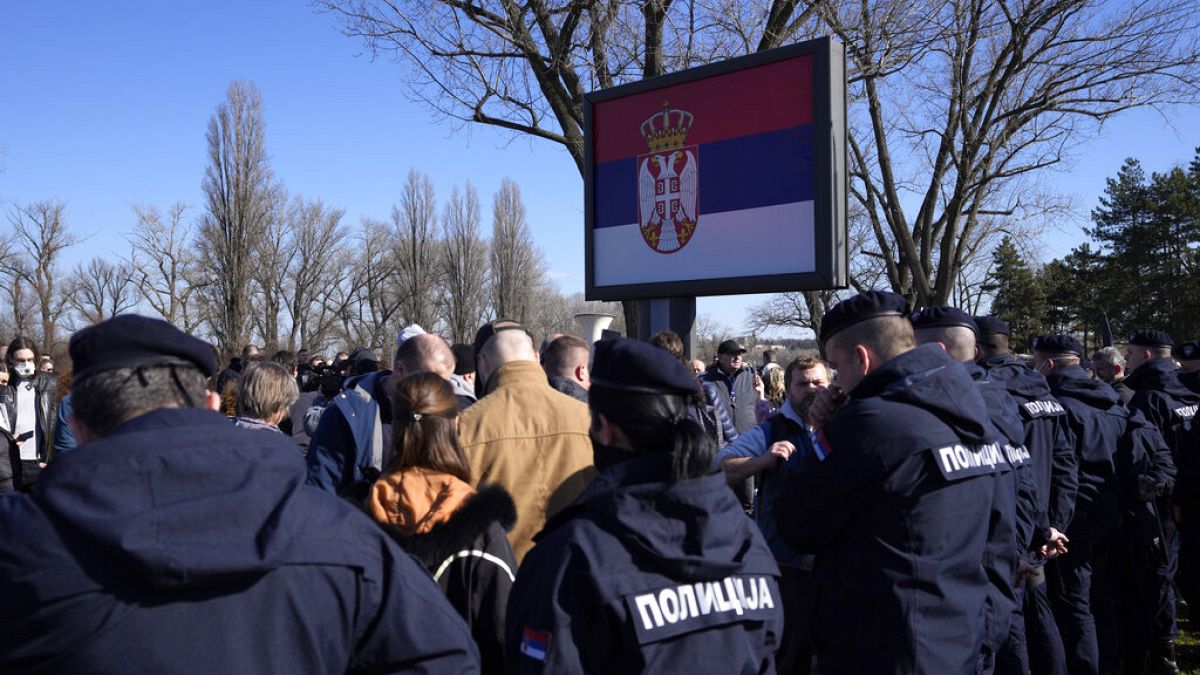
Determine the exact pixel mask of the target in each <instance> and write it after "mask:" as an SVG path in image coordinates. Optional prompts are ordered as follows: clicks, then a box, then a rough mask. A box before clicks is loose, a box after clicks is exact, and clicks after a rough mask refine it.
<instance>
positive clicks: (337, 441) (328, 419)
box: [304, 406, 355, 495]
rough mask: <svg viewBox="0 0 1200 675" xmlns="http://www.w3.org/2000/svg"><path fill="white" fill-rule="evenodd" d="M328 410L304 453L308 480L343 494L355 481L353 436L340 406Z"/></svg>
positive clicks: (313, 484)
mask: <svg viewBox="0 0 1200 675" xmlns="http://www.w3.org/2000/svg"><path fill="white" fill-rule="evenodd" d="M326 412H328V413H329V414H327V415H321V422H320V423H319V424H318V425H317V428H316V431H314V432H313V435H312V439H311V440H310V441H309V444H308V454H307V455H305V456H304V460H305V462H306V463H307V464H308V480H307V482H308V484H309V485H312V486H313V487H318V488H321V489H322V490H326V491H328V492H331V493H333V494H337V495H342V494H345V493H346V492H348V491H349V490H350V488H351V487H352V486H353V485H354V481H355V476H354V471H355V464H354V439H353V436H352V435H351V433H350V425H349V424H348V423H347V422H346V418H345V416H344V415H342V412H341V410H338V409H337V408H336V407H333V406H331V407H330V408H329V410H327V411H326Z"/></svg>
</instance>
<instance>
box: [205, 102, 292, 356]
mask: <svg viewBox="0 0 1200 675" xmlns="http://www.w3.org/2000/svg"><path fill="white" fill-rule="evenodd" d="M265 130H266V125H265V122H264V121H263V115H262V97H261V95H260V94H259V92H258V87H256V86H255V85H254V84H253V83H250V82H241V81H235V82H233V83H232V84H230V85H229V89H228V90H226V92H225V101H224V102H222V103H221V104H220V105H219V106H217V109H216V111H215V112H214V113H213V116H212V118H211V119H210V120H209V122H208V133H207V134H206V136H205V137H206V139H207V141H208V166H207V167H206V168H205V170H204V181H203V183H202V184H201V189H202V190H203V191H204V198H205V206H206V212H205V213H204V214H203V215H202V216H201V218H200V229H199V237H198V239H199V242H198V243H199V249H200V253H201V260H203V261H204V267H203V270H204V272H205V274H204V277H205V280H206V284H205V287H204V291H203V294H202V297H203V298H204V299H205V300H206V301H207V302H208V304H209V308H208V309H209V311H208V314H209V318H210V320H211V321H212V329H213V333H214V335H215V337H216V341H217V344H218V346H219V347H220V348H221V350H222V351H223V352H225V353H226V354H231V353H233V352H234V351H236V350H238V349H240V348H241V346H242V345H243V343H245V342H246V340H247V339H248V337H249V330H248V328H249V324H250V316H251V311H252V308H251V306H250V294H251V281H252V276H253V272H254V264H255V263H254V260H253V255H254V248H255V246H256V244H258V243H259V242H262V241H263V240H264V239H265V238H266V237H267V235H268V232H269V229H270V227H271V224H272V222H273V218H274V211H275V208H276V203H277V200H278V198H279V188H278V186H277V185H276V183H275V178H274V174H273V173H272V172H271V167H270V164H269V162H268V157H267V149H266V145H265V141H264V132H265Z"/></svg>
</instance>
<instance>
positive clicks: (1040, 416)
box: [980, 354, 1079, 548]
mask: <svg viewBox="0 0 1200 675" xmlns="http://www.w3.org/2000/svg"><path fill="white" fill-rule="evenodd" d="M980 365H981V366H983V367H984V368H986V369H987V371H988V374H989V375H991V376H992V379H994V380H998V381H1000V382H1002V383H1004V386H1005V388H1006V389H1008V394H1009V396H1012V397H1013V398H1014V399H1015V400H1016V401H1017V404H1018V405H1019V407H1020V413H1021V422H1022V423H1023V424H1024V425H1025V449H1026V450H1028V451H1029V456H1030V459H1031V460H1032V462H1033V469H1032V471H1033V480H1034V482H1035V483H1036V484H1037V488H1038V504H1037V514H1036V518H1035V522H1036V523H1037V528H1036V529H1035V531H1034V541H1033V546H1034V547H1035V548H1041V546H1042V545H1043V544H1045V543H1046V538H1047V537H1048V535H1049V533H1048V532H1047V529H1048V528H1051V527H1053V528H1054V529H1056V530H1058V531H1059V532H1064V533H1065V532H1066V531H1067V528H1068V527H1070V525H1071V518H1073V517H1074V515H1075V493H1076V491H1078V489H1079V477H1078V471H1079V468H1078V461H1077V459H1076V457H1075V439H1074V438H1073V437H1072V435H1071V430H1070V427H1069V426H1068V425H1067V417H1066V409H1065V408H1064V407H1063V405H1062V403H1061V402H1060V401H1058V400H1057V399H1055V398H1054V395H1053V393H1051V391H1050V385H1049V384H1048V383H1047V382H1046V378H1045V377H1043V376H1042V374H1041V373H1039V372H1037V371H1035V370H1033V369H1032V368H1030V367H1029V366H1027V365H1025V364H1024V363H1023V362H1022V361H1020V360H1019V359H1017V358H1016V357H1014V356H1013V355H1011V354H998V355H996V356H992V357H989V358H987V359H985V360H984V361H983V362H982V363H980Z"/></svg>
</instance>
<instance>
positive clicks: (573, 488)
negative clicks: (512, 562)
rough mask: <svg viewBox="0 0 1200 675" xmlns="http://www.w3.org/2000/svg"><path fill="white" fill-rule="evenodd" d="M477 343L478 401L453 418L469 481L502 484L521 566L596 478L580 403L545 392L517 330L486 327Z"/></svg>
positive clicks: (507, 325) (526, 340) (534, 355)
mask: <svg viewBox="0 0 1200 675" xmlns="http://www.w3.org/2000/svg"><path fill="white" fill-rule="evenodd" d="M475 345H476V365H477V377H478V378H479V381H480V382H481V383H482V387H481V393H482V394H483V396H482V397H481V398H480V399H479V402H478V403H476V404H475V405H473V406H471V407H470V408H469V409H468V410H466V411H464V412H463V414H462V415H461V416H460V417H459V425H458V428H459V439H460V440H461V442H462V446H463V451H464V452H465V453H466V455H467V461H468V463H469V464H470V466H471V476H472V478H473V479H474V480H475V482H476V483H479V484H496V485H500V486H502V487H503V488H504V489H505V490H507V491H508V493H509V494H511V495H512V497H513V501H515V502H516V505H517V523H516V525H515V526H514V527H513V529H512V531H510V532H509V535H508V536H509V542H510V543H511V544H512V547H513V552H514V553H515V554H516V556H517V560H518V561H520V560H521V559H522V558H524V557H525V553H526V552H528V551H529V549H531V548H532V547H533V535H535V534H537V533H538V532H539V531H541V529H542V527H543V526H544V525H545V524H546V518H547V517H548V516H550V515H553V514H554V513H555V512H556V511H558V510H559V509H561V508H562V507H564V506H566V505H567V504H569V503H570V502H571V501H572V500H574V499H575V497H576V496H578V495H579V493H580V492H582V491H583V488H584V487H585V486H586V485H587V484H588V483H589V482H591V480H592V478H593V477H594V476H595V469H594V468H593V467H592V442H591V439H590V438H589V437H588V425H589V422H590V417H589V415H588V409H587V406H586V405H584V404H583V403H580V402H579V401H577V400H575V399H573V398H571V397H570V396H567V395H566V394H561V393H559V392H557V391H555V390H554V389H552V388H551V387H550V384H549V383H548V382H547V381H546V374H545V372H543V371H542V368H541V366H540V365H539V364H538V352H537V350H536V349H534V346H533V340H532V339H530V337H529V334H528V333H527V332H526V331H525V330H524V329H523V328H521V326H520V325H519V324H516V323H515V322H512V321H497V322H493V323H490V324H486V325H485V326H483V327H482V328H480V329H479V333H478V334H477V335H476V338H475Z"/></svg>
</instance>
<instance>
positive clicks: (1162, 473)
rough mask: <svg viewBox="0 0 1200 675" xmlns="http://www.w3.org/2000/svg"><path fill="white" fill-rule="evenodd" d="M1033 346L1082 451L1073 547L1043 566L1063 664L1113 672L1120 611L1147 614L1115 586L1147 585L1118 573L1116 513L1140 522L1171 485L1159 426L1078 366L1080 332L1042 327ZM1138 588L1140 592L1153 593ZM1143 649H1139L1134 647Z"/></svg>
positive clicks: (1135, 616) (1120, 542) (1134, 616)
mask: <svg viewBox="0 0 1200 675" xmlns="http://www.w3.org/2000/svg"><path fill="white" fill-rule="evenodd" d="M1034 350H1035V355H1034V363H1035V365H1036V367H1037V368H1038V370H1039V372H1042V373H1044V374H1045V375H1046V379H1047V380H1048V382H1049V384H1050V387H1051V389H1052V391H1053V392H1054V394H1055V396H1056V397H1057V400H1059V401H1060V402H1061V403H1062V405H1063V406H1064V407H1065V408H1066V411H1067V419H1068V421H1069V423H1070V425H1071V430H1072V436H1073V437H1074V438H1075V452H1076V455H1077V457H1078V460H1079V470H1078V476H1079V490H1078V498H1077V500H1076V508H1075V517H1074V519H1073V520H1072V522H1071V526H1070V529H1069V530H1068V531H1067V534H1068V537H1069V538H1070V551H1069V553H1068V554H1067V555H1064V556H1062V557H1060V558H1058V559H1057V560H1055V561H1054V563H1053V564H1052V565H1051V566H1050V572H1051V574H1050V576H1051V580H1052V582H1053V586H1054V588H1055V591H1056V592H1055V595H1054V597H1053V598H1052V599H1053V601H1054V606H1055V611H1056V614H1057V615H1058V617H1059V619H1060V621H1059V626H1060V627H1061V628H1062V631H1063V639H1064V641H1066V642H1067V654H1068V667H1069V668H1070V670H1071V672H1102V673H1107V672H1115V671H1116V668H1117V662H1118V658H1119V657H1120V651H1121V645H1122V638H1121V628H1120V625H1119V619H1120V617H1122V616H1125V617H1128V618H1129V619H1130V620H1129V621H1128V625H1127V627H1126V632H1128V633H1135V632H1137V631H1141V630H1143V629H1144V627H1145V625H1146V624H1147V623H1149V621H1150V620H1151V618H1152V617H1151V616H1149V615H1147V614H1145V613H1144V612H1139V611H1138V609H1137V608H1136V607H1125V608H1121V607H1119V603H1118V602H1117V599H1118V597H1119V595H1120V590H1121V586H1123V585H1129V586H1135V587H1144V583H1143V579H1144V577H1137V578H1131V579H1130V580H1129V583H1128V584H1122V583H1120V582H1118V580H1117V578H1118V574H1119V573H1120V571H1119V569H1118V567H1117V566H1116V565H1115V563H1114V560H1117V559H1119V558H1121V557H1122V556H1120V555H1119V554H1120V553H1121V551H1120V550H1119V549H1121V548H1122V547H1123V546H1124V545H1125V543H1126V542H1125V541H1124V540H1125V539H1126V537H1124V536H1123V534H1124V533H1123V529H1122V523H1123V521H1124V520H1125V519H1126V518H1128V519H1130V520H1131V522H1133V523H1134V525H1133V526H1132V531H1134V532H1136V531H1137V529H1138V528H1139V524H1138V523H1139V521H1141V522H1145V520H1146V519H1145V518H1144V517H1143V516H1149V515H1152V514H1153V507H1152V503H1153V501H1154V499H1156V498H1157V496H1158V493H1159V491H1160V490H1165V489H1167V488H1168V487H1169V484H1170V481H1171V480H1172V478H1173V473H1174V468H1173V466H1172V465H1171V462H1170V457H1169V454H1168V453H1167V451H1166V445H1165V443H1164V442H1163V441H1162V437H1161V436H1160V435H1159V434H1158V433H1157V431H1155V430H1153V427H1151V426H1150V425H1149V424H1148V423H1147V422H1146V421H1145V419H1144V418H1143V417H1142V415H1141V414H1139V413H1137V412H1130V411H1129V410H1127V409H1126V408H1125V407H1124V406H1122V405H1121V403H1120V398H1119V396H1118V395H1117V393H1116V391H1114V390H1113V389H1112V387H1110V386H1109V385H1108V384H1106V383H1104V382H1103V381H1100V380H1095V379H1092V378H1090V377H1089V376H1088V374H1087V372H1086V371H1085V370H1084V369H1083V368H1081V367H1080V365H1079V364H1080V362H1081V360H1082V358H1083V346H1082V345H1080V344H1079V341H1078V340H1076V339H1075V338H1073V337H1071V336H1069V335H1048V336H1043V337H1041V338H1038V340H1037V341H1036V342H1035V344H1034ZM1156 458H1157V459H1156ZM1152 520H1153V519H1152V518H1151V521H1152ZM1151 529H1154V528H1153V527H1152V528H1151ZM1129 539H1131V540H1137V539H1138V537H1136V536H1133V537H1129ZM1144 590H1145V592H1144V593H1142V594H1141V595H1153V593H1152V592H1149V589H1144ZM1131 595H1132V594H1131ZM1139 614H1141V616H1139ZM1144 658H1145V654H1144V653H1141V654H1140V656H1139V657H1138V659H1140V660H1144Z"/></svg>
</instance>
